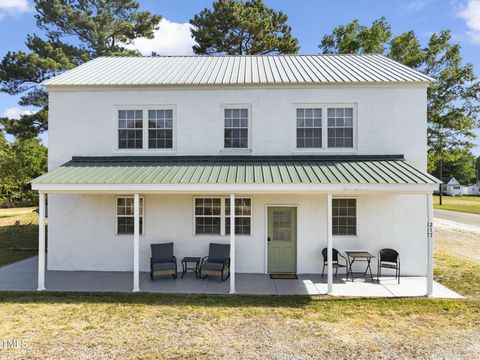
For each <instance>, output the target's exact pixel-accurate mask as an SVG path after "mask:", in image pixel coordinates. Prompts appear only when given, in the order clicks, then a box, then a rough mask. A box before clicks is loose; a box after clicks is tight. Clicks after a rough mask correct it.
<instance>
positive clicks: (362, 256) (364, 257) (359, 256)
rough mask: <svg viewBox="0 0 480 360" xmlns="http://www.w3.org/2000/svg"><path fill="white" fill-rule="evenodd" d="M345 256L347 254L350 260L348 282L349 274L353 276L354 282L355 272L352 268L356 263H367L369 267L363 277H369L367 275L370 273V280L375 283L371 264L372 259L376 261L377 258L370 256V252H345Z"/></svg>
mask: <svg viewBox="0 0 480 360" xmlns="http://www.w3.org/2000/svg"><path fill="white" fill-rule="evenodd" d="M345 254H347V258H348V269H347V281H348V274H350V275H351V277H352V281H354V278H353V270H352V266H353V263H354V262H355V261H357V262H358V261H364V262H366V263H367V267H366V269H365V272H364V273H363V276H365V277H366V276H367V273H368V272H370V279H371V280H372V282H373V275H372V268H371V267H370V263H371V261H372V259H375V256H374V255H372V254H370V253H369V252H368V251H345Z"/></svg>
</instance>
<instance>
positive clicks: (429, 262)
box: [426, 193, 433, 296]
mask: <svg viewBox="0 0 480 360" xmlns="http://www.w3.org/2000/svg"><path fill="white" fill-rule="evenodd" d="M426 196H427V296H432V294H433V195H432V194H431V193H430V194H427V195H426Z"/></svg>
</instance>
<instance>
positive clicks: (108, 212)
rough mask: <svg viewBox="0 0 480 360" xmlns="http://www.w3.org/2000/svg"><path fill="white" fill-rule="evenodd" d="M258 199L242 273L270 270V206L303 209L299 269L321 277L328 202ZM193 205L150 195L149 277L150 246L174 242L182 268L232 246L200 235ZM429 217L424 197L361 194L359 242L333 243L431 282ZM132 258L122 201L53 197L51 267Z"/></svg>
mask: <svg viewBox="0 0 480 360" xmlns="http://www.w3.org/2000/svg"><path fill="white" fill-rule="evenodd" d="M252 201H253V234H252V236H239V237H237V255H236V259H237V260H236V261H237V271H238V272H250V273H264V272H265V257H266V249H265V214H266V212H265V209H266V206H267V205H296V206H298V215H297V216H298V242H297V244H298V245H297V246H298V247H297V271H298V272H299V273H320V272H321V270H322V266H321V264H322V255H321V250H322V249H323V248H324V247H326V196H325V195H308V196H302V195H296V196H294V195H254V196H253V197H252ZM192 207H193V195H146V196H145V235H143V236H141V237H140V247H141V248H140V269H141V270H142V271H148V267H149V258H150V247H149V245H150V243H156V242H167V241H174V242H175V255H176V256H177V259H178V261H179V264H178V265H179V268H181V265H180V260H181V259H182V257H184V256H205V255H207V252H208V244H209V243H210V242H228V237H220V236H205V235H204V236H194V235H193V210H192ZM425 218H426V203H425V195H360V196H359V197H358V236H356V237H349V238H348V237H345V238H339V237H334V240H333V245H334V247H335V248H337V249H338V250H340V251H344V250H368V251H370V252H372V253H373V254H377V253H378V250H380V249H381V248H384V247H391V248H394V249H397V250H398V251H399V253H400V256H401V260H402V274H403V275H423V276H424V275H425V273H426V244H427V243H426V235H425V233H426V232H425ZM132 254H133V236H131V235H119V236H116V235H115V196H113V195H100V196H99V195H50V196H49V237H48V269H50V270H111V271H131V270H132V266H133V255H132ZM374 263H375V264H376V261H374ZM375 264H374V265H373V270H374V271H375V269H376V265H375ZM363 266H364V265H363ZM362 269H364V267H363V268H362ZM359 270H360V268H359Z"/></svg>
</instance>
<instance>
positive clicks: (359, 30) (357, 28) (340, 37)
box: [320, 17, 392, 54]
mask: <svg viewBox="0 0 480 360" xmlns="http://www.w3.org/2000/svg"><path fill="white" fill-rule="evenodd" d="M391 36H392V32H391V31H390V25H389V24H388V23H387V21H386V19H385V18H384V17H381V18H380V19H378V20H375V21H374V22H373V24H372V26H371V27H368V26H365V25H360V23H359V21H358V20H357V19H355V20H353V21H352V22H351V23H349V24H347V25H340V26H337V27H336V28H334V29H333V31H332V33H331V34H329V35H324V37H323V39H322V43H321V45H320V47H321V48H322V51H323V53H324V54H354V53H356V54H363V53H366V54H370V53H376V54H378V53H383V52H384V51H385V47H386V44H387V42H388V41H389V40H390V38H391Z"/></svg>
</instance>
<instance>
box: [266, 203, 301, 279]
mask: <svg viewBox="0 0 480 360" xmlns="http://www.w3.org/2000/svg"><path fill="white" fill-rule="evenodd" d="M267 222H268V232H267V234H268V235H267V236H268V238H267V244H268V272H269V273H295V272H296V271H297V264H296V259H297V209H296V208H294V207H269V208H268V219H267Z"/></svg>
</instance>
